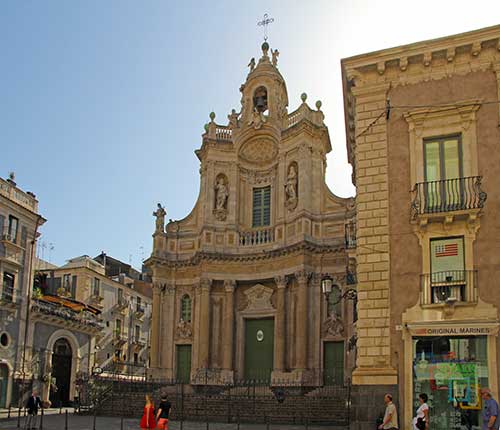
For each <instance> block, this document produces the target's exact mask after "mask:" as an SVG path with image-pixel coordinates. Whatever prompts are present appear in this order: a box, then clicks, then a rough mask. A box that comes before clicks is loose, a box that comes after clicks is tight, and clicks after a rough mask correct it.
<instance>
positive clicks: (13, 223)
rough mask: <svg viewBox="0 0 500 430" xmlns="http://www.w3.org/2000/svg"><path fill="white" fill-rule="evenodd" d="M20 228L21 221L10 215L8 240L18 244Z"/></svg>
mask: <svg viewBox="0 0 500 430" xmlns="http://www.w3.org/2000/svg"><path fill="white" fill-rule="evenodd" d="M18 226H19V220H18V219H17V218H16V217H15V216H12V215H9V230H8V232H7V240H9V241H11V242H14V243H16V242H17V228H18Z"/></svg>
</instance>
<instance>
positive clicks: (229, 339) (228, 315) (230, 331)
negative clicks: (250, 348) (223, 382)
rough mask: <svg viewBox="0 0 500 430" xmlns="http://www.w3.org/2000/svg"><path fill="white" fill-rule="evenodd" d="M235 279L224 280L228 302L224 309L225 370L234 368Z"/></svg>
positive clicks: (223, 365)
mask: <svg viewBox="0 0 500 430" xmlns="http://www.w3.org/2000/svg"><path fill="white" fill-rule="evenodd" d="M235 287H236V282H235V281H232V280H230V281H224V290H225V292H226V304H225V309H224V319H223V320H224V328H223V330H224V346H223V348H224V354H223V357H222V367H223V369H225V370H232V369H233V350H234V344H233V338H234V289H235Z"/></svg>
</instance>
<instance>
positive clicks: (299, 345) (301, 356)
mask: <svg viewBox="0 0 500 430" xmlns="http://www.w3.org/2000/svg"><path fill="white" fill-rule="evenodd" d="M309 275H310V274H309V272H306V271H305V270H301V271H299V272H296V273H295V278H296V279H297V282H298V284H299V287H298V291H297V307H296V311H295V312H296V315H295V321H296V342H295V348H296V350H295V351H296V354H295V357H296V367H297V369H306V368H307V327H308V318H307V283H308V281H309Z"/></svg>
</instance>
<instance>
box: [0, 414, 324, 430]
mask: <svg viewBox="0 0 500 430" xmlns="http://www.w3.org/2000/svg"><path fill="white" fill-rule="evenodd" d="M57 412H58V410H57ZM2 416H5V415H2ZM24 419H25V418H24V417H21V420H20V421H21V422H20V427H19V428H20V429H21V430H23V429H24ZM37 424H38V428H40V417H38V423H37ZM17 429H18V427H17V418H10V419H8V418H0V430H17ZM122 429H123V430H140V428H139V418H137V419H130V418H125V419H124V420H123V427H121V419H120V418H112V417H97V418H96V426H95V430H122ZM268 429H269V430H305V429H306V427H305V426H304V425H302V426H299V425H283V424H272V425H269V427H268ZM326 429H328V430H332V429H333V427H317V426H309V427H308V430H326ZM43 430H66V427H65V415H64V414H61V415H60V414H59V413H52V414H50V413H49V414H47V415H45V416H44V418H43ZM67 430H94V417H92V416H81V415H74V414H72V413H71V414H68V427H67ZM169 430H181V423H180V422H178V421H172V422H170V425H169ZM182 430H238V426H237V425H236V424H227V423H225V424H223V423H209V425H208V427H207V424H206V423H200V422H184V423H183V425H182ZM239 430H267V427H266V425H265V424H240V427H239Z"/></svg>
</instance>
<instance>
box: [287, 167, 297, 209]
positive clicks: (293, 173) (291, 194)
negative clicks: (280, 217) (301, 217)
mask: <svg viewBox="0 0 500 430" xmlns="http://www.w3.org/2000/svg"><path fill="white" fill-rule="evenodd" d="M285 194H286V199H285V204H286V207H287V208H288V209H289V210H294V209H295V208H296V207H297V202H298V197H297V170H296V168H295V165H294V164H292V165H291V166H290V168H289V169H288V176H287V178H286V184H285Z"/></svg>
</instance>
